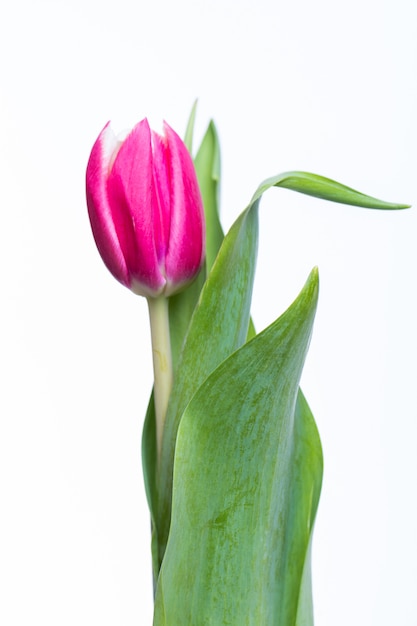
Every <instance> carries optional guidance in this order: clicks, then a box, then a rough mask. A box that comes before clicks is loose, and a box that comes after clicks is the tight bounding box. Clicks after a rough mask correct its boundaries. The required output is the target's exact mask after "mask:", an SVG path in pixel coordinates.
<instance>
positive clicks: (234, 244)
mask: <svg viewBox="0 0 417 626" xmlns="http://www.w3.org/2000/svg"><path fill="white" fill-rule="evenodd" d="M257 208H258V202H255V203H254V204H252V205H251V206H250V207H249V208H248V209H247V210H246V211H244V212H243V213H242V214H241V215H240V217H239V218H238V219H237V220H236V222H235V223H234V225H233V226H232V228H231V229H230V231H229V233H228V234H227V236H226V237H225V238H224V241H223V244H222V247H221V249H220V251H219V254H218V257H217V259H216V262H215V263H214V265H213V267H212V271H211V272H210V275H209V276H208V278H207V281H206V283H205V284H204V287H203V290H202V292H201V296H200V300H199V302H198V305H197V307H196V308H195V311H194V314H193V317H192V320H191V322H190V326H189V330H188V334H187V336H186V339H185V343H184V347H183V350H182V352H181V356H180V360H179V363H178V367H177V369H176V377H175V379H174V385H173V389H172V393H171V397H170V401H169V405H168V411H167V416H166V421H165V430H164V436H163V443H162V455H161V467H160V472H159V482H158V519H157V523H158V537H159V542H160V559H161V560H162V557H163V553H164V551H165V545H166V541H167V538H168V532H169V524H170V514H171V495H172V468H173V459H174V451H175V441H176V436H177V430H178V425H179V423H180V420H181V416H182V414H183V412H184V409H185V407H186V406H187V404H188V402H189V401H190V400H191V398H192V396H193V395H194V393H195V392H196V391H197V389H198V388H199V386H200V385H201V384H202V383H203V381H204V380H205V379H206V378H207V376H208V375H209V374H210V372H212V371H213V370H214V369H215V368H216V367H217V365H218V364H219V363H220V362H221V361H223V360H224V359H225V358H227V357H228V356H229V354H230V353H231V352H233V351H234V350H236V349H237V348H238V347H239V346H241V345H242V344H244V343H245V341H246V337H247V333H248V327H249V316H250V304H251V297H252V287H253V280H254V274H255V262H256V253H257V244H258V211H257ZM204 339H205V341H204Z"/></svg>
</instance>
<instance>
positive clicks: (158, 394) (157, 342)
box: [148, 296, 172, 465]
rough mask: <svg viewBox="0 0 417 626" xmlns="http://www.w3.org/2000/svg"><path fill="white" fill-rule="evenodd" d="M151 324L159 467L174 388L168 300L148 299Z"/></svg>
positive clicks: (161, 297)
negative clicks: (166, 419)
mask: <svg viewBox="0 0 417 626" xmlns="http://www.w3.org/2000/svg"><path fill="white" fill-rule="evenodd" d="M148 306H149V320H150V323H151V341H152V358H153V373H154V401H155V419H156V449H157V458H158V465H159V463H160V459H161V450H162V435H163V432H164V424H165V415H166V412H167V406H168V400H169V396H170V393H171V387H172V357H171V340H170V335H169V316H168V298H164V297H163V296H160V297H159V298H148Z"/></svg>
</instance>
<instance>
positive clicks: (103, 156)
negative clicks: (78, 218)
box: [86, 123, 130, 287]
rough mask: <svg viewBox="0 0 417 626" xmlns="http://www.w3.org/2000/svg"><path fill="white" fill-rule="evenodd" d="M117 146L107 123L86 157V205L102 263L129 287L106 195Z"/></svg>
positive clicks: (127, 273)
mask: <svg viewBox="0 0 417 626" xmlns="http://www.w3.org/2000/svg"><path fill="white" fill-rule="evenodd" d="M117 149H118V142H117V139H116V136H115V134H114V133H113V131H112V129H111V128H110V126H109V123H108V124H106V126H105V127H104V128H103V130H102V131H101V133H100V135H99V136H98V138H97V141H96V142H95V144H94V146H93V149H92V151H91V155H90V159H89V161H88V165H87V174H86V192H87V207H88V215H89V218H90V223H91V229H92V231H93V236H94V240H95V242H96V245H97V248H98V251H99V252H100V255H101V257H102V259H103V261H104V263H105V265H106V266H107V268H108V270H109V271H110V272H111V273H112V274H113V276H114V277H115V278H116V279H117V280H118V281H120V282H121V283H123V284H124V285H126V286H127V287H129V286H130V284H129V283H130V281H129V272H128V269H127V265H126V260H125V257H124V255H123V252H122V249H121V247H120V242H119V238H118V235H117V232H116V228H115V225H114V223H113V220H112V210H111V207H110V204H109V200H108V196H107V176H108V172H109V169H110V164H111V161H112V159H113V158H114V154H115V152H116V150H117Z"/></svg>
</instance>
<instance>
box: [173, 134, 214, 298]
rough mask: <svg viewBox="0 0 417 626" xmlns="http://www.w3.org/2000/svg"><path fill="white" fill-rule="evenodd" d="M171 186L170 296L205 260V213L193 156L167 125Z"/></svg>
mask: <svg viewBox="0 0 417 626" xmlns="http://www.w3.org/2000/svg"><path fill="white" fill-rule="evenodd" d="M164 133H165V137H166V141H167V150H168V155H169V159H168V161H169V168H170V171H169V180H170V183H171V220H170V225H171V228H170V233H169V243H168V249H167V253H166V260H165V271H166V277H167V288H166V292H165V293H166V294H167V295H169V290H170V286H171V285H175V286H176V287H175V290H177V289H178V285H179V284H181V283H186V282H188V281H189V280H190V279H191V278H192V277H193V276H195V275H196V273H197V272H198V270H199V268H200V267H201V264H202V262H203V259H204V251H205V250H204V249H205V231H204V211H203V203H202V199H201V194H200V189H199V186H198V182H197V176H196V173H195V169H194V165H193V162H192V159H191V156H190V154H189V152H188V150H187V148H186V147H185V145H184V143H183V141H182V140H181V139H180V137H179V136H178V135H177V134H176V133H175V131H174V130H172V128H171V127H170V126H169V125H168V124H167V123H166V122H164Z"/></svg>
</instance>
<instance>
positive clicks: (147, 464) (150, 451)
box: [142, 391, 159, 587]
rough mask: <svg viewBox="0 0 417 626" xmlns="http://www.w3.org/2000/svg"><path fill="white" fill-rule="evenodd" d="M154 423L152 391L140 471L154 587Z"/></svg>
mask: <svg viewBox="0 0 417 626" xmlns="http://www.w3.org/2000/svg"><path fill="white" fill-rule="evenodd" d="M156 455H157V452H156V423H155V404H154V397H153V391H152V393H151V397H150V398H149V403H148V410H147V411H146V417H145V422H144V424H143V432H142V469H143V478H144V483H145V492H146V498H147V500H148V506H149V511H150V514H151V531H152V541H151V551H152V570H153V580H154V587H155V584H156V580H157V577H158V573H159V561H158V536H157V526H156V512H157V502H156V497H157V492H156V467H157V462H156Z"/></svg>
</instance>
